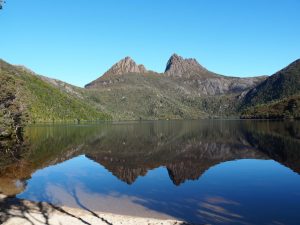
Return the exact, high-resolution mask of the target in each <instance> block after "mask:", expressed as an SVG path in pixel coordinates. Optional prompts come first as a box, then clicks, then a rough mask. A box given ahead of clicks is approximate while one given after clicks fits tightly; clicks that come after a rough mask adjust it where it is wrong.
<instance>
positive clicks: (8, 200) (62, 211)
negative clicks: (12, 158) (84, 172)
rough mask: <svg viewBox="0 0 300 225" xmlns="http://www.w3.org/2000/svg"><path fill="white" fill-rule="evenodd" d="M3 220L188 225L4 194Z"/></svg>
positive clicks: (36, 224)
mask: <svg viewBox="0 0 300 225" xmlns="http://www.w3.org/2000/svg"><path fill="white" fill-rule="evenodd" d="M0 223H1V224H3V225H17V224H18V225H42V224H47V225H60V224H72V225H81V224H86V225H94V224H95V225H188V223H186V222H183V221H179V220H170V219H167V220H164V219H154V218H146V217H135V216H127V215H118V214H113V213H104V212H93V211H88V210H84V209H77V208H70V207H65V206H62V207H59V206H55V205H52V204H49V203H45V202H32V201H28V200H22V199H18V198H15V197H7V196H5V195H2V194H0Z"/></svg>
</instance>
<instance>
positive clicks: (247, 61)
mask: <svg viewBox="0 0 300 225" xmlns="http://www.w3.org/2000/svg"><path fill="white" fill-rule="evenodd" d="M6 1H7V3H6V5H5V6H4V9H3V10H2V11H0V27H1V30H0V32H1V33H0V58H2V59H4V60H6V61H8V62H10V63H13V64H22V65H25V66H27V67H29V68H31V69H32V70H34V71H35V72H37V73H40V74H43V75H46V76H50V77H53V78H57V79H60V80H63V81H66V82H69V83H71V84H75V85H78V86H84V85H85V84H86V83H88V82H90V81H91V80H94V79H96V78H97V77H99V76H100V75H101V74H103V72H105V71H106V70H107V69H108V68H109V67H110V66H111V65H112V64H114V63H115V62H116V61H118V60H120V59H121V58H123V57H125V56H127V55H129V56H131V57H132V58H133V59H134V60H135V61H136V62H137V63H143V64H144V65H145V66H146V67H147V68H148V69H151V70H155V71H158V72H162V71H163V70H164V68H165V65H166V62H167V60H168V58H169V57H170V55H171V54H173V53H175V52H176V53H177V54H179V55H182V56H183V57H192V58H196V59H197V60H198V61H199V62H200V63H201V64H202V65H203V66H205V67H206V68H208V69H209V70H212V71H214V72H217V73H221V74H225V75H234V76H255V75H262V74H272V73H274V72H276V71H277V70H279V69H281V68H282V67H284V66H286V65H288V64H289V63H291V62H292V61H294V60H296V59H298V58H300V41H299V40H300V13H299V12H300V1H299V0H226V1H222V0H85V1H79V0H78V1H74V0H51V1H46V0H43V1H41V0H27V1H20V0H6Z"/></svg>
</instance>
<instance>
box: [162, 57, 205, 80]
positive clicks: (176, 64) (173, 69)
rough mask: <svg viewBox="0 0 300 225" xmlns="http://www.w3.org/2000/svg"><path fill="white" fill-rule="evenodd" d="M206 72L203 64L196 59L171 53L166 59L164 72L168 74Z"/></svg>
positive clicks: (178, 75)
mask: <svg viewBox="0 0 300 225" xmlns="http://www.w3.org/2000/svg"><path fill="white" fill-rule="evenodd" d="M203 72H205V73H206V72H208V71H207V69H205V68H204V67H203V66H201V65H200V64H199V63H198V61H197V60H196V59H193V58H188V59H184V58H183V57H181V56H179V55H177V54H173V55H172V56H171V58H170V59H169V60H168V63H167V66H166V70H165V74H166V75H168V76H175V77H182V76H186V75H190V74H191V73H196V74H198V73H203Z"/></svg>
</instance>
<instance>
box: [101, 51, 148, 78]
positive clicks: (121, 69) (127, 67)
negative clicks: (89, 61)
mask: <svg viewBox="0 0 300 225" xmlns="http://www.w3.org/2000/svg"><path fill="white" fill-rule="evenodd" d="M146 72H147V70H146V68H145V67H144V65H138V64H137V63H136V62H135V61H134V60H133V59H132V58H130V57H129V56H127V57H125V58H124V59H122V60H120V61H119V62H117V63H116V64H114V65H113V66H112V67H111V68H110V69H109V70H108V71H107V72H106V73H105V74H104V75H103V76H107V75H120V74H126V73H146Z"/></svg>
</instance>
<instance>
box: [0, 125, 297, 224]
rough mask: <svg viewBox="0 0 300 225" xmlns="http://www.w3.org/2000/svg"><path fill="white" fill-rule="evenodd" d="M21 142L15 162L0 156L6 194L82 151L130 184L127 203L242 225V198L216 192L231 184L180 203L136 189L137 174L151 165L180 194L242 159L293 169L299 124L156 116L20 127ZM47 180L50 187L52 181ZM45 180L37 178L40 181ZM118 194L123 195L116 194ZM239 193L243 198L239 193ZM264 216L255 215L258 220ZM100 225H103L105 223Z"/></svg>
mask: <svg viewBox="0 0 300 225" xmlns="http://www.w3.org/2000/svg"><path fill="white" fill-rule="evenodd" d="M24 143H26V145H24V146H26V147H24V148H23V151H22V154H18V157H17V160H14V159H11V158H10V159H9V160H7V159H5V160H1V164H0V165H1V169H0V192H2V193H4V194H6V195H17V194H19V193H21V192H23V191H24V190H25V189H26V186H27V182H28V181H29V180H30V179H31V176H32V174H34V173H35V172H36V171H37V170H39V169H43V168H46V167H48V166H50V165H58V164H60V163H62V162H64V161H67V160H69V159H72V158H76V157H77V156H81V155H85V156H86V157H87V158H88V159H90V160H92V161H94V162H96V163H98V164H100V165H101V166H103V167H104V168H105V169H107V170H108V171H110V172H111V174H113V175H114V176H115V177H117V178H118V179H119V180H120V181H122V182H124V184H128V185H130V186H128V187H126V188H127V189H126V188H125V187H124V188H123V189H124V190H125V189H126V192H124V194H125V195H131V196H135V197H137V199H135V200H133V202H134V203H136V204H138V205H141V206H143V207H146V208H148V209H151V210H155V211H158V212H162V213H165V214H167V215H170V216H172V217H176V218H179V219H184V220H187V221H192V222H200V223H227V224H249V218H246V217H245V215H244V214H245V212H244V211H243V210H246V208H245V206H244V205H242V202H239V201H236V200H232V199H229V198H227V197H224V196H223V195H224V193H227V192H228V193H230V191H231V190H232V189H230V188H229V187H228V189H226V187H225V188H224V191H223V190H222V191H220V190H219V189H218V190H214V192H213V191H210V190H206V189H204V188H203V187H202V189H203V190H202V189H201V190H202V191H203V193H206V195H204V194H202V195H201V198H198V199H190V198H186V199H184V201H182V199H180V201H179V200H178V199H177V198H178V197H177V196H176V198H175V197H174V196H168V194H166V195H165V196H159V197H157V196H155V194H156V193H154V192H149V193H148V192H145V191H144V192H143V191H142V190H140V189H141V188H140V189H138V188H135V187H137V186H138V185H139V182H137V181H138V180H139V179H138V178H139V177H147V174H148V172H149V171H152V170H154V169H156V168H162V170H163V168H165V169H166V171H167V175H168V177H169V179H170V180H171V181H172V183H173V187H169V186H168V188H169V189H170V191H171V190H172V191H174V193H176V192H175V190H183V192H182V194H186V193H189V192H191V190H192V189H189V188H191V186H192V185H193V183H191V182H190V181H197V182H198V181H199V182H201V180H202V177H204V178H203V180H205V176H204V175H205V174H206V172H208V171H209V170H210V168H216V166H217V165H223V163H225V162H231V161H236V160H241V159H256V160H274V161H276V162H278V163H280V164H281V165H284V166H285V167H288V168H290V169H291V170H293V171H294V172H296V173H297V174H299V173H300V124H299V123H298V122H270V121H269V122H268V121H265V122H263V121H161V122H140V123H138V122H137V123H120V124H113V123H112V124H102V125H80V126H65V125H56V126H35V127H30V128H28V129H27V130H26V132H25V138H24ZM8 158H9V157H8ZM2 161H3V162H2ZM224 165H226V164H224ZM95 173H97V172H96V171H95ZM89 179H90V177H89ZM95 179H96V178H95ZM220 179H223V178H222V177H221V178H220ZM82 180H84V177H82ZM53 182H54V184H55V182H56V181H53ZM83 182H84V181H83ZM95 182H96V181H95ZM98 182H99V181H98ZM164 182H166V181H164ZM224 182H225V181H224ZM44 183H45V182H41V185H42V184H44ZM96 183H97V182H96ZM57 185H62V186H63V187H64V188H68V192H69V194H70V195H71V196H72V198H73V199H74V200H75V202H76V204H77V205H78V206H79V207H81V208H83V209H85V210H87V211H89V212H90V213H91V215H93V216H97V214H95V213H94V212H93V211H92V210H91V209H90V208H88V207H87V206H86V205H85V204H84V203H83V202H82V201H81V199H80V197H78V195H77V192H76V189H73V188H72V187H71V186H70V184H69V183H68V182H67V179H65V180H64V179H62V180H60V181H57ZM131 186H132V187H131ZM162 186H163V184H162ZM165 186H166V185H165ZM41 187H42V186H41ZM122 187H123V186H122ZM130 187H131V188H132V190H131V189H130ZM142 188H145V187H144V186H142ZM146 188H147V187H146ZM44 189H45V190H46V187H44ZM86 189H87V190H86V192H91V193H97V192H99V193H101V194H102V195H110V189H109V187H99V186H96V187H94V186H89V187H86ZM123 189H120V190H123ZM192 191H194V190H192ZM271 191H272V190H271ZM250 193H251V192H250ZM119 194H120V196H122V195H123V193H122V192H120V193H119ZM198 194H199V193H198ZM237 194H240V193H237ZM237 194H236V195H237ZM227 195H228V196H229V194H227ZM231 195H233V194H231ZM182 198H184V197H182ZM240 198H242V200H245V199H247V197H245V196H242V197H240ZM298 198H300V197H298ZM38 200H44V201H48V202H51V203H54V202H52V201H51V196H47V195H46V196H40V197H39V198H38ZM15 201H17V200H15ZM247 201H248V202H249V200H247ZM270 202H271V201H270ZM183 203H184V204H183ZM1 209H4V208H2V207H1ZM53 209H55V206H54V205H53ZM58 209H59V208H57V209H55V210H58ZM2 211H3V210H2ZM4 214H5V213H4ZM3 218H5V217H3ZM293 218H296V219H297V216H295V215H292V219H293ZM260 219H261V218H260ZM267 219H268V218H267ZM267 219H266V220H267ZM292 219H291V220H287V221H292ZM250 220H251V221H252V223H253V221H254V222H261V221H257V220H255V219H253V218H250ZM266 220H264V219H262V221H264V222H265V221H266ZM45 221H46V217H45ZM103 222H107V223H108V221H105V220H103ZM275 222H276V221H275ZM275 222H274V221H273V222H272V223H274V224H275ZM108 224H109V223H108ZM250 224H251V223H250ZM291 224H293V223H291Z"/></svg>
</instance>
